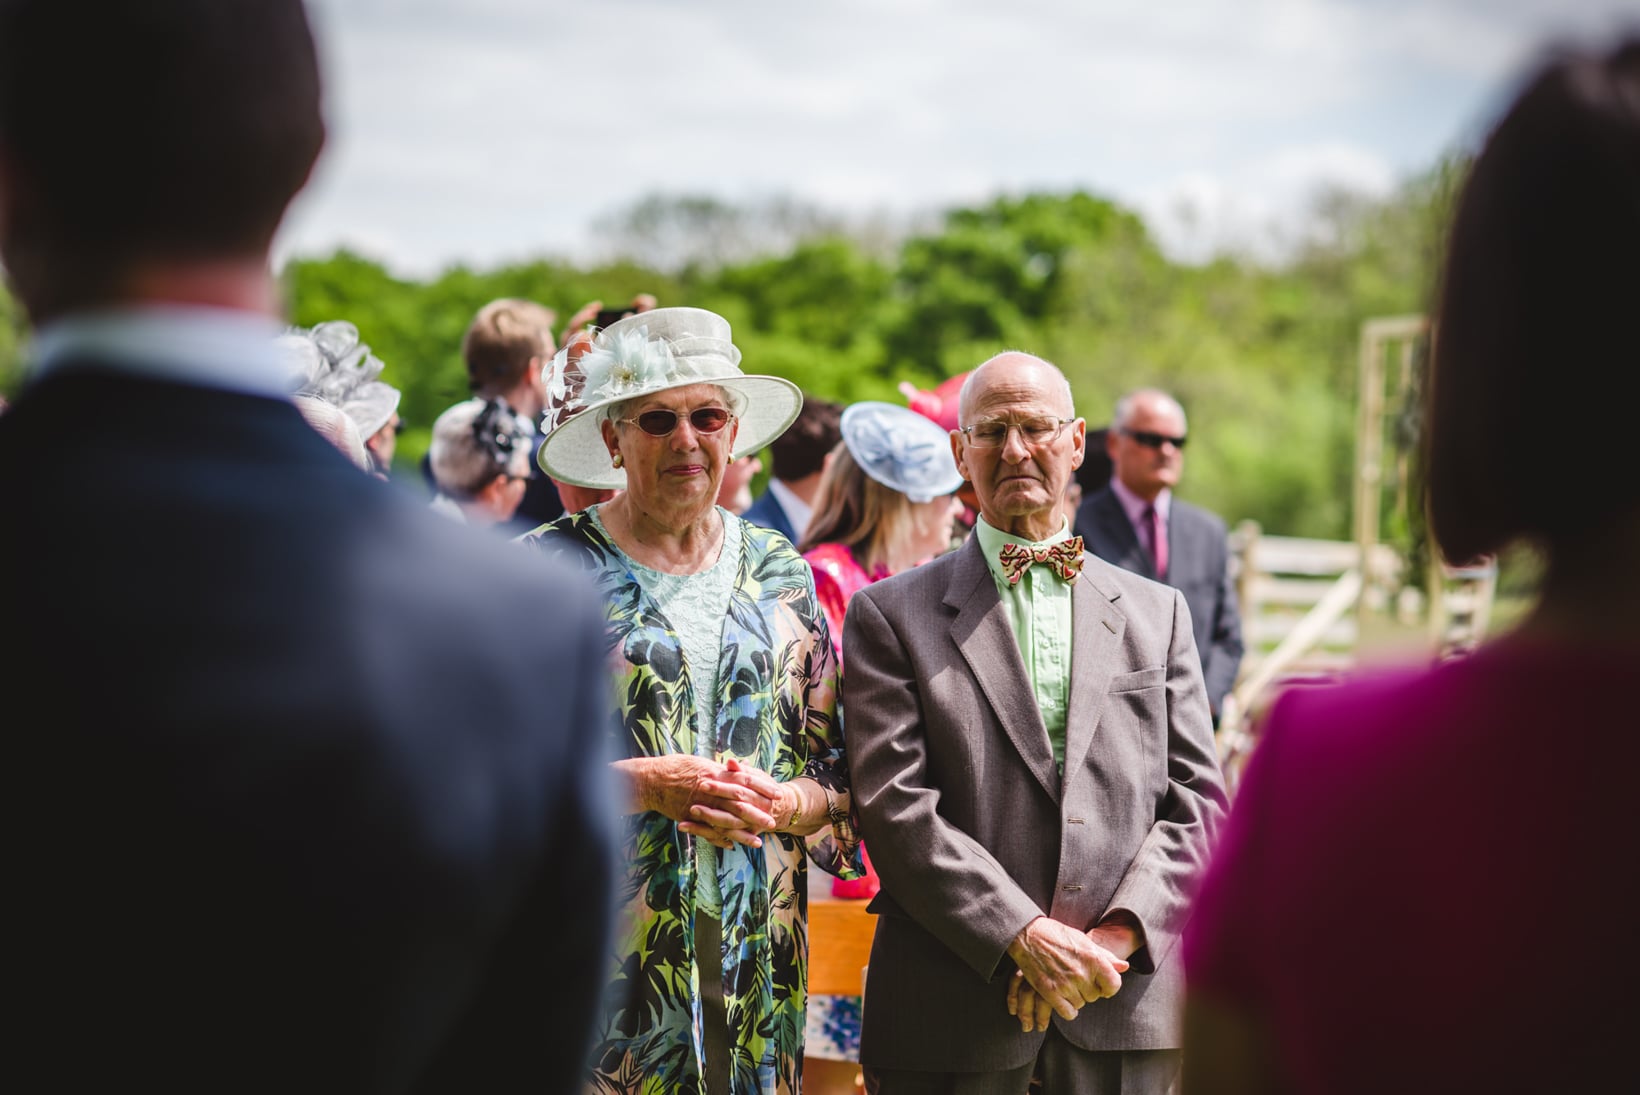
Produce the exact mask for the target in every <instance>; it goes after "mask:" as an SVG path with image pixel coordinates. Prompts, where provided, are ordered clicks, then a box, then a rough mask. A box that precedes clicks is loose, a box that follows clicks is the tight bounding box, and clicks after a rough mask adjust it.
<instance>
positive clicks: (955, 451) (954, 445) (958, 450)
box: [951, 430, 974, 483]
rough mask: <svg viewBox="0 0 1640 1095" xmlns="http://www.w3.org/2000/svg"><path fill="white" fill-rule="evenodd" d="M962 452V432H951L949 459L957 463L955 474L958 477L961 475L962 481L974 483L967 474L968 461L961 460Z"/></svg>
mask: <svg viewBox="0 0 1640 1095" xmlns="http://www.w3.org/2000/svg"><path fill="white" fill-rule="evenodd" d="M962 450H963V444H962V431H961V430H952V431H951V457H952V459H954V460H956V462H957V473H958V474H959V475H961V476H962V477H963V478H964V479H966V480H968V481H969V482H970V483H972V482H973V481H974V477H973V476H972V475H969V474H968V461H966V460H964V459H963V451H962Z"/></svg>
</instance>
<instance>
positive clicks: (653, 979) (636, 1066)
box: [523, 513, 861, 1095]
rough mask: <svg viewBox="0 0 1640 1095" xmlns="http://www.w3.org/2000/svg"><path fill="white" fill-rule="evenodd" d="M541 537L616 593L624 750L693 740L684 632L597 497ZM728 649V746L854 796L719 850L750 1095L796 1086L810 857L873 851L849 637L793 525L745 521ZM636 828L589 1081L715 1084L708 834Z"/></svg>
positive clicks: (738, 1091)
mask: <svg viewBox="0 0 1640 1095" xmlns="http://www.w3.org/2000/svg"><path fill="white" fill-rule="evenodd" d="M523 542H524V543H526V544H528V545H533V546H534V547H537V548H539V549H540V550H543V551H547V552H551V553H553V554H556V555H559V556H560V557H566V558H568V559H569V560H570V561H571V562H573V563H575V564H577V565H579V566H581V567H583V568H584V569H586V570H588V571H591V572H592V573H593V574H594V575H595V576H596V581H597V583H598V585H599V587H600V588H601V589H602V591H603V593H604V596H605V598H606V605H607V608H606V611H607V615H608V623H609V631H608V634H609V644H610V646H609V657H610V666H611V670H612V672H613V675H614V682H615V699H616V713H615V720H614V723H613V725H612V732H613V733H614V741H615V745H614V749H613V753H614V755H615V756H618V757H652V756H661V755H665V754H669V753H684V754H693V753H694V752H695V751H696V750H695V720H694V710H695V699H694V694H693V692H692V690H691V687H690V683H689V682H690V677H689V674H688V673H687V671H686V665H685V662H684V657H683V649H682V646H681V644H680V643H679V641H678V636H677V634H676V633H675V630H674V628H673V626H672V624H671V622H670V621H668V620H667V619H666V617H665V616H664V615H663V614H662V613H661V612H660V610H659V608H658V606H657V605H655V603H654V602H653V601H652V600H651V599H650V598H649V597H648V596H647V595H646V594H645V593H644V591H643V589H642V588H641V587H640V585H639V584H638V581H637V579H636V578H635V577H634V575H633V574H632V572H631V571H630V569H629V568H628V566H627V564H626V561H625V558H624V556H623V555H622V554H621V553H620V551H619V550H617V549H616V548H615V547H614V545H612V544H611V543H610V542H609V540H608V539H606V538H605V536H604V534H603V533H602V532H601V531H600V530H599V529H598V527H597V525H596V523H595V522H594V521H593V520H592V519H591V516H590V515H589V514H586V513H576V514H571V515H569V516H566V517H563V518H560V519H559V520H558V521H555V522H553V523H552V524H549V525H544V526H542V527H541V528H540V529H538V530H536V531H535V532H533V533H530V534H529V535H528V536H526V537H524V539H523ZM719 656H720V658H721V662H720V663H719V677H718V681H719V683H718V695H717V725H716V733H717V736H718V741H717V743H716V748H717V752H718V755H719V756H721V757H725V758H727V757H730V756H733V757H736V758H738V759H740V760H742V761H744V762H746V763H748V764H752V765H755V766H757V767H758V768H761V769H763V770H764V771H767V772H769V773H770V774H771V775H773V776H774V778H775V779H777V780H790V779H795V778H797V777H798V776H809V777H811V778H812V779H815V780H817V781H818V782H819V783H820V784H821V785H822V786H824V787H826V788H828V789H830V790H831V792H832V793H833V794H834V795H835V797H836V804H837V809H836V810H835V811H834V812H833V815H832V824H831V826H830V828H829V829H822V830H820V831H819V832H818V833H815V834H814V835H812V836H809V837H806V838H804V837H794V836H789V835H787V834H784V833H771V834H767V835H766V836H765V837H764V840H763V847H762V848H761V849H744V853H745V854H735V855H723V856H720V858H719V873H718V883H719V889H720V890H721V892H722V896H723V918H722V919H723V935H724V940H723V997H724V1001H725V1002H726V1004H727V1005H728V1014H729V1031H730V1037H731V1039H732V1041H733V1043H734V1047H735V1059H734V1062H733V1095H754V1093H755V1095H778V1093H782V1092H793V1093H794V1092H796V1091H798V1090H799V1082H800V1079H799V1078H800V1075H801V1070H802V1059H803V1013H804V1006H805V1002H806V996H807V988H806V986H807V983H808V883H807V878H808V867H807V862H806V861H807V859H810V858H812V859H813V860H814V862H815V863H816V865H818V866H819V867H821V868H822V869H824V870H826V871H828V872H830V873H832V874H836V875H838V876H839V877H844V878H851V877H857V876H858V875H859V874H860V873H861V862H860V852H859V838H858V835H857V830H856V828H855V825H854V819H853V810H852V806H851V804H850V799H849V793H848V766H847V763H846V761H845V759H844V756H843V734H842V726H841V724H840V723H839V721H838V714H837V662H836V657H835V655H834V653H833V650H832V643H831V637H830V634H829V632H828V630H827V627H826V621H825V617H824V616H823V614H822V613H821V611H820V609H819V606H818V604H817V603H816V601H815V596H814V580H813V575H812V572H811V571H810V570H809V567H808V564H806V563H805V562H804V561H803V559H802V557H801V556H800V555H798V554H797V552H796V551H795V550H794V549H793V548H792V546H791V545H790V544H789V543H788V542H787V541H786V540H785V538H783V537H781V536H779V535H778V534H776V533H771V532H769V531H768V530H765V529H760V528H757V527H755V526H751V525H746V526H745V545H744V550H743V552H742V554H741V560H740V568H739V571H738V573H737V574H736V576H735V582H734V590H733V593H732V594H731V596H730V601H729V612H728V616H727V619H725V621H724V624H723V644H722V647H721V653H720V655H719ZM625 841H626V846H625V853H626V854H625V860H626V864H627V871H626V873H625V876H624V878H623V879H622V883H621V884H622V889H621V893H620V898H619V900H620V904H621V906H622V910H623V911H622V919H621V922H620V925H619V926H618V927H617V929H616V935H615V945H614V953H613V954H612V955H611V960H610V988H609V989H608V991H607V992H606V995H605V1000H604V1014H603V1017H602V1020H601V1021H600V1022H599V1024H598V1027H597V1031H596V1033H595V1035H594V1039H593V1048H592V1055H591V1059H590V1075H589V1077H588V1085H587V1090H588V1091H593V1092H604V1093H609V1092H620V1093H628V1092H630V1093H643V1095H661V1093H663V1092H664V1093H671V1092H685V1093H689V1092H699V1091H700V1088H701V1079H700V1060H701V1057H702V1048H701V1032H700V1027H699V1020H698V1018H697V1017H698V1016H699V1015H700V1008H701V1004H700V985H699V977H700V975H699V970H698V967H697V965H696V963H695V953H694V950H695V924H694V905H695V903H694V890H695V856H694V841H693V838H691V837H689V836H688V835H687V834H684V833H680V832H679V831H678V828H677V825H676V824H675V823H674V822H673V821H671V820H670V819H669V818H666V817H664V816H662V815H661V814H658V813H653V812H646V813H640V814H633V815H631V816H629V817H628V818H627V819H626V828H625ZM709 1095H723V1093H719V1092H711V1093H709Z"/></svg>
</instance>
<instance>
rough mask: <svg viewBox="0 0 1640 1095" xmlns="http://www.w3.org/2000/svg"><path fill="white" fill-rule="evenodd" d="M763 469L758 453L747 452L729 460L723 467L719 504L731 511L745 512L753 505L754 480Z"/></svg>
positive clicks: (735, 512) (736, 512) (719, 488)
mask: <svg viewBox="0 0 1640 1095" xmlns="http://www.w3.org/2000/svg"><path fill="white" fill-rule="evenodd" d="M762 470H763V461H762V460H759V459H758V457H757V454H756V453H747V454H746V455H745V456H737V457H735V458H734V459H733V460H731V461H729V466H728V467H727V468H725V469H723V482H722V483H721V484H720V485H719V486H718V497H717V502H718V505H720V506H722V507H723V508H724V509H726V510H728V511H729V512H730V513H734V514H742V513H745V512H746V511H747V510H748V509H749V508H751V505H752V480H753V479H754V478H756V477H757V473H758V472H760V471H762Z"/></svg>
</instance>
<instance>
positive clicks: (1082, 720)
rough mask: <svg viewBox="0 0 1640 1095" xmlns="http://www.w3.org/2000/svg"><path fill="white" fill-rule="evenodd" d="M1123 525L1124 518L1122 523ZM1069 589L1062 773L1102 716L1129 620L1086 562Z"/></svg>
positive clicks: (1080, 754) (1075, 764)
mask: <svg viewBox="0 0 1640 1095" xmlns="http://www.w3.org/2000/svg"><path fill="white" fill-rule="evenodd" d="M1123 520H1124V521H1125V520H1126V518H1125V517H1124V518H1123ZM1083 563H1084V565H1083V569H1082V573H1081V574H1079V575H1077V578H1076V585H1075V586H1073V587H1072V588H1071V687H1070V699H1069V703H1068V706H1067V707H1066V716H1065V773H1066V778H1069V776H1070V773H1072V772H1075V771H1076V770H1077V769H1079V768H1080V767H1081V766H1082V762H1083V760H1084V759H1085V758H1086V757H1087V755H1088V749H1089V748H1090V747H1091V746H1092V745H1093V734H1094V730H1095V729H1097V728H1098V726H1099V717H1100V715H1101V714H1102V713H1103V711H1104V707H1105V695H1106V690H1107V689H1108V688H1109V687H1110V679H1111V678H1112V677H1114V676H1115V675H1116V671H1117V669H1119V668H1120V667H1121V666H1122V664H1123V663H1122V632H1123V631H1125V630H1126V629H1127V617H1125V616H1123V615H1122V613H1121V612H1119V611H1117V609H1116V606H1115V604H1114V603H1113V602H1114V601H1115V600H1116V599H1117V598H1118V597H1120V596H1121V594H1120V593H1118V592H1116V591H1115V590H1109V591H1107V590H1106V589H1104V588H1102V587H1101V586H1100V585H1099V583H1098V582H1097V581H1096V580H1095V579H1094V578H1093V577H1091V576H1089V574H1088V567H1087V565H1086V564H1087V560H1086V558H1084V560H1083Z"/></svg>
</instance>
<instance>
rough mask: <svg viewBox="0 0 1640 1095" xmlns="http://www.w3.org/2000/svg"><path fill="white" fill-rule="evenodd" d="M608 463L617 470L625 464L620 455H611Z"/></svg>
mask: <svg viewBox="0 0 1640 1095" xmlns="http://www.w3.org/2000/svg"><path fill="white" fill-rule="evenodd" d="M609 462H610V464H612V465H613V466H615V467H617V468H618V467H620V466H621V465H622V464H624V463H626V459H625V458H624V457H623V456H621V454H620V453H616V454H615V455H613V456H611V457H610V458H609Z"/></svg>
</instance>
